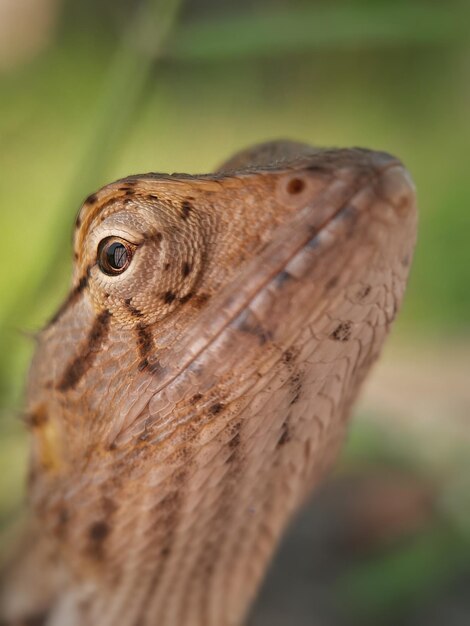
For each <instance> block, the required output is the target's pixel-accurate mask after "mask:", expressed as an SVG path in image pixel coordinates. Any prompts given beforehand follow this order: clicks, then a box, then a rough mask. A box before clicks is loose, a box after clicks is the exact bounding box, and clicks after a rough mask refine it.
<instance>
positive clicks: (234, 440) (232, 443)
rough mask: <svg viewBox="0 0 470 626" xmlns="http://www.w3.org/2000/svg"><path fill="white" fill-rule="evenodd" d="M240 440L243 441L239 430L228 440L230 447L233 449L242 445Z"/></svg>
mask: <svg viewBox="0 0 470 626" xmlns="http://www.w3.org/2000/svg"><path fill="white" fill-rule="evenodd" d="M240 441H241V438H240V433H239V432H237V433H235V435H234V436H233V437H232V438H231V439H230V441H229V442H228V446H229V448H231V449H232V450H234V449H235V448H238V446H239V445H240Z"/></svg>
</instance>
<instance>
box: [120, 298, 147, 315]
mask: <svg viewBox="0 0 470 626" xmlns="http://www.w3.org/2000/svg"><path fill="white" fill-rule="evenodd" d="M131 300H132V298H126V299H125V300H124V304H125V305H126V308H127V310H128V311H129V313H130V314H131V315H133V316H134V317H143V315H144V314H143V313H142V311H141V310H140V309H137V308H136V307H135V306H132V304H131Z"/></svg>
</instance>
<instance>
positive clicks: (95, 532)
mask: <svg viewBox="0 0 470 626" xmlns="http://www.w3.org/2000/svg"><path fill="white" fill-rule="evenodd" d="M109 531H110V528H109V526H108V524H107V522H105V521H104V520H101V521H99V522H93V524H92V525H91V526H90V528H89V529H88V536H89V537H90V539H91V540H92V541H94V542H100V541H103V540H104V539H106V537H107V536H108V535H109Z"/></svg>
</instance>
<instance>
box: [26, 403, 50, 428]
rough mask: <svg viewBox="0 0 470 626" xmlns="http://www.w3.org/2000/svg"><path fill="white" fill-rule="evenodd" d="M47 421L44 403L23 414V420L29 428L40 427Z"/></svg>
mask: <svg viewBox="0 0 470 626" xmlns="http://www.w3.org/2000/svg"><path fill="white" fill-rule="evenodd" d="M47 421H48V416H47V412H46V408H45V406H44V405H41V406H40V407H38V408H37V409H36V410H35V411H32V412H31V413H28V414H27V415H26V416H25V422H26V424H27V425H28V426H30V427H31V428H40V427H41V426H44V424H46V423H47Z"/></svg>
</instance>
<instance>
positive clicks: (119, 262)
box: [97, 236, 134, 276]
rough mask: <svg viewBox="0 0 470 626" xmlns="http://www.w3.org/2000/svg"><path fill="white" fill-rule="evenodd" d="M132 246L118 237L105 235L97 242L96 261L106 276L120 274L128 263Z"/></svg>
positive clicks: (132, 249) (132, 253) (130, 258)
mask: <svg viewBox="0 0 470 626" xmlns="http://www.w3.org/2000/svg"><path fill="white" fill-rule="evenodd" d="M133 255H134V246H132V244H130V243H129V242H128V241H126V240H125V239H121V238H120V237H112V236H111V237H105V239H102V240H101V241H100V243H99V244H98V253H97V261H98V266H99V268H100V270H101V271H102V272H103V273H104V274H106V275H107V276H117V275H118V274H122V273H123V272H124V271H125V270H126V269H127V268H128V267H129V265H130V262H131V261H132V257H133Z"/></svg>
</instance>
